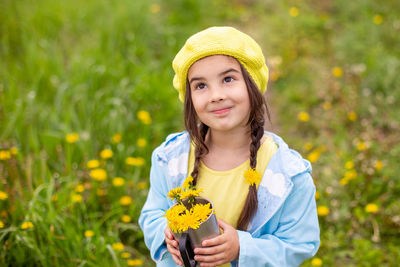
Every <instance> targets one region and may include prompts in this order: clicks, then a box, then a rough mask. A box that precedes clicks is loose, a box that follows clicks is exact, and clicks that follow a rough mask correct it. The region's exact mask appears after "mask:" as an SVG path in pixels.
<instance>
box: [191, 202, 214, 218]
mask: <svg viewBox="0 0 400 267" xmlns="http://www.w3.org/2000/svg"><path fill="white" fill-rule="evenodd" d="M211 212H213V209H211V203H207V204H196V205H194V206H193V208H191V209H190V213H192V214H193V216H194V217H195V218H196V219H197V220H198V221H199V222H204V221H205V220H207V218H208V216H210V214H211Z"/></svg>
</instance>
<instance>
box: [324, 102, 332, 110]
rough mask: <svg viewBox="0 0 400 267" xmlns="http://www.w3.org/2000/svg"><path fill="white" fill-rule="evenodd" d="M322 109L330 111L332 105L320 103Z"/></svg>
mask: <svg viewBox="0 0 400 267" xmlns="http://www.w3.org/2000/svg"><path fill="white" fill-rule="evenodd" d="M322 108H323V109H324V110H330V109H331V108H332V104H331V102H329V101H325V102H324V103H322Z"/></svg>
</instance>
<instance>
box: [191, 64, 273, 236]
mask: <svg viewBox="0 0 400 267" xmlns="http://www.w3.org/2000/svg"><path fill="white" fill-rule="evenodd" d="M239 65H240V69H241V71H242V74H243V78H244V81H245V83H246V87H247V92H248V94H249V99H250V116H249V121H248V124H249V125H250V135H251V144H250V167H251V168H254V169H255V168H256V165H257V151H258V149H259V148H260V140H261V138H262V137H263V135H264V114H265V112H266V114H267V117H268V120H270V114H269V111H268V107H267V103H266V101H265V99H264V96H263V95H262V94H261V92H260V91H259V89H258V88H257V85H256V84H255V82H254V81H253V79H252V78H251V76H250V75H249V73H248V72H247V71H246V69H245V68H244V67H243V66H242V64H240V63H239ZM184 117H185V127H186V130H187V131H188V133H189V135H190V138H191V140H193V142H194V144H195V161H194V167H193V171H192V173H191V176H192V177H193V183H194V184H196V183H197V179H198V174H199V166H200V160H201V157H202V156H204V155H206V154H207V153H208V148H207V145H206V144H205V137H206V134H207V131H208V128H209V127H208V126H207V125H205V124H204V123H202V122H201V121H199V120H198V117H197V114H196V111H195V109H194V106H193V103H192V97H191V92H190V85H189V82H188V81H187V82H186V93H185V101H184ZM243 179H244V177H243ZM257 206H258V200H257V187H256V185H251V186H249V193H248V194H247V198H246V202H245V204H244V207H243V209H242V211H241V213H240V216H239V219H238V221H237V229H238V230H244V231H245V230H246V228H247V225H248V223H249V222H250V220H251V218H252V217H253V215H254V213H255V212H256V210H257Z"/></svg>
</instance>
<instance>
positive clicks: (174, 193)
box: [167, 187, 182, 200]
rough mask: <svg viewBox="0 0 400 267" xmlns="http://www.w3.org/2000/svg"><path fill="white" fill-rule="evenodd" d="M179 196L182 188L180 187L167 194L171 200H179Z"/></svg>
mask: <svg viewBox="0 0 400 267" xmlns="http://www.w3.org/2000/svg"><path fill="white" fill-rule="evenodd" d="M181 194H182V188H180V187H176V188H174V189H171V190H170V191H169V192H168V195H167V196H168V198H169V199H171V200H175V199H176V200H180V199H181Z"/></svg>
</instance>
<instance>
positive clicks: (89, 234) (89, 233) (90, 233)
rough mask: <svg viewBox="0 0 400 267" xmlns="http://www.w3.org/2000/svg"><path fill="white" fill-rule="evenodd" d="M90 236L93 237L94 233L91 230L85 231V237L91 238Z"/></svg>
mask: <svg viewBox="0 0 400 267" xmlns="http://www.w3.org/2000/svg"><path fill="white" fill-rule="evenodd" d="M92 236H94V232H93V231H92V230H86V231H85V237H92Z"/></svg>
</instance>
